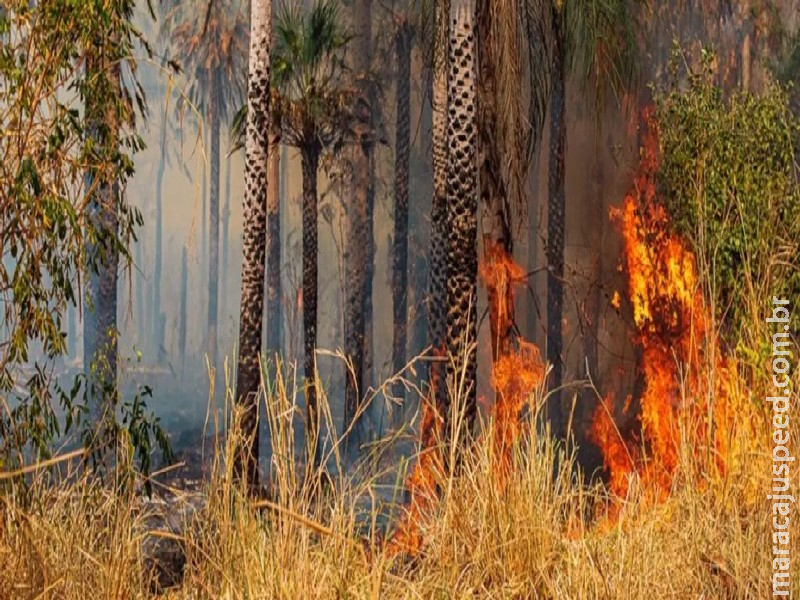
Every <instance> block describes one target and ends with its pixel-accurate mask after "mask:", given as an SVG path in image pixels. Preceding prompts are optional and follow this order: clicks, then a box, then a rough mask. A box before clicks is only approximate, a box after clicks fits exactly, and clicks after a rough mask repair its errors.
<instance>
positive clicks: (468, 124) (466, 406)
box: [445, 0, 478, 434]
mask: <svg viewBox="0 0 800 600" xmlns="http://www.w3.org/2000/svg"><path fill="white" fill-rule="evenodd" d="M474 23H475V5H474V3H473V2H472V0H453V2H452V7H451V25H452V27H451V30H450V44H449V52H450V55H449V68H450V80H449V85H448V97H447V104H448V113H447V145H448V150H449V152H448V155H447V187H446V193H447V231H448V235H447V262H448V268H447V273H448V282H447V353H448V361H447V382H448V385H449V386H450V387H451V390H452V392H453V394H454V397H453V400H457V401H458V402H462V403H463V410H464V423H465V425H464V428H463V430H462V432H461V433H462V434H467V433H468V432H470V431H471V429H472V426H473V424H474V421H475V415H476V411H477V402H476V399H477V396H476V394H477V390H476V385H475V383H476V381H475V378H476V373H477V349H476V346H475V340H476V338H477V318H476V314H477V307H476V301H477V297H478V284H477V278H478V219H477V211H478V188H477V184H478V181H477V177H478V172H477V160H476V159H477V157H476V142H477V139H476V120H475V116H476V106H475V104H476V99H475V84H476V74H475V58H476V57H475V32H474ZM453 404H454V403H453ZM454 408H455V407H454V406H452V405H451V412H452V410H454ZM448 427H449V426H448ZM448 427H446V428H445V431H448Z"/></svg>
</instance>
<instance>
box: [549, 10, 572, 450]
mask: <svg viewBox="0 0 800 600" xmlns="http://www.w3.org/2000/svg"><path fill="white" fill-rule="evenodd" d="M561 19H562V15H561V12H560V11H559V10H558V9H557V8H555V7H554V8H553V30H554V31H553V33H554V37H555V40H556V41H555V48H554V49H553V91H552V96H551V100H550V161H549V165H548V169H549V172H548V198H547V361H548V362H549V363H550V364H551V365H552V373H551V377H552V379H551V390H552V391H551V400H550V402H551V404H550V407H551V410H550V411H549V413H550V418H551V421H552V425H553V432H554V433H555V434H556V436H557V437H561V436H562V433H563V431H562V430H563V428H564V426H565V424H564V418H563V416H564V415H563V414H562V412H563V410H562V406H561V394H560V392H559V388H560V387H561V383H562V377H563V369H564V366H563V356H562V353H563V343H562V333H561V321H562V319H563V316H564V222H565V217H566V215H565V210H566V201H565V191H564V157H565V155H566V150H567V127H566V120H565V114H564V112H565V95H564V88H565V70H564V51H565V48H564V25H563V23H562V22H561Z"/></svg>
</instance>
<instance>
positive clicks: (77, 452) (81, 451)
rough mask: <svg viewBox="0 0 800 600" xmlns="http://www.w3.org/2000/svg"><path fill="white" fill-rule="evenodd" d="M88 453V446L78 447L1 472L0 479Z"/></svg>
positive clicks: (11, 477) (23, 473) (50, 465)
mask: <svg viewBox="0 0 800 600" xmlns="http://www.w3.org/2000/svg"><path fill="white" fill-rule="evenodd" d="M86 454H87V450H86V448H78V449H77V450H73V451H72V452H67V453H66V454H61V455H60V456H54V457H53V458H48V459H47V460H43V461H41V462H37V463H35V464H32V465H28V466H27V467H21V468H19V469H15V470H13V471H5V472H3V473H0V481H4V480H6V479H13V478H15V477H19V476H20V475H26V474H28V473H33V472H34V471H38V470H40V469H46V468H47V467H52V466H53V465H57V464H59V463H62V462H66V461H68V460H72V459H73V458H78V457H83V456H85V455H86Z"/></svg>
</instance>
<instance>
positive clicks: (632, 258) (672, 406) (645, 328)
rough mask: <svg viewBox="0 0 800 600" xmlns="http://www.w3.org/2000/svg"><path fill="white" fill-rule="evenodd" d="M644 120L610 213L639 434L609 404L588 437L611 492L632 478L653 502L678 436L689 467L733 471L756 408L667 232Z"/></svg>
mask: <svg viewBox="0 0 800 600" xmlns="http://www.w3.org/2000/svg"><path fill="white" fill-rule="evenodd" d="M646 118H647V121H648V124H649V125H650V126H649V128H648V132H647V134H646V135H645V137H644V147H643V148H642V151H641V152H642V154H641V162H640V164H639V172H638V174H637V175H636V178H635V181H634V186H633V189H632V190H631V192H630V193H629V194H628V195H627V197H626V198H625V201H624V203H623V206H622V207H620V208H617V209H612V213H611V216H612V218H613V219H615V220H617V221H618V222H619V223H620V224H621V228H622V236H623V240H624V258H623V261H624V267H625V269H626V271H627V275H628V294H629V298H630V302H631V305H632V308H633V319H634V326H635V343H636V345H637V346H638V348H639V349H640V364H639V365H638V368H639V369H640V375H641V377H642V380H643V383H644V389H643V393H642V396H641V398H640V399H639V404H640V415H639V424H640V425H641V431H640V432H636V433H634V434H628V435H627V436H623V435H621V434H620V432H619V431H618V430H617V428H616V426H615V425H614V422H613V415H614V409H615V405H614V402H613V398H611V397H609V398H607V399H606V400H605V401H604V402H603V404H602V405H601V406H600V407H598V409H597V411H596V413H595V415H594V418H593V423H592V429H591V437H592V440H593V441H594V442H595V443H596V444H597V445H598V446H599V447H600V449H601V451H602V453H603V458H604V465H605V468H606V470H607V473H608V475H609V486H610V488H611V490H612V492H614V493H615V494H617V495H618V496H620V497H624V496H625V495H626V493H627V491H628V485H629V481H630V479H629V477H630V475H631V474H633V473H636V474H638V476H639V477H640V478H641V480H642V483H643V487H644V489H646V490H649V491H650V492H652V495H653V497H654V498H655V499H658V498H660V497H662V496H663V495H664V494H665V493H667V492H668V491H669V489H670V488H671V486H672V482H673V479H674V475H675V473H676V470H677V468H678V466H679V462H680V460H681V457H680V453H679V450H680V444H679V441H680V440H681V438H682V436H683V437H684V439H687V440H689V441H690V443H691V444H692V448H693V450H694V458H695V459H696V460H695V461H694V464H696V465H701V466H702V468H703V469H704V470H706V471H708V470H709V469H717V470H718V471H724V470H725V469H726V468H727V467H729V466H730V465H729V459H730V457H731V453H730V450H731V448H730V441H731V440H733V439H735V436H733V435H732V432H733V431H734V430H735V429H736V427H737V426H744V428H745V429H746V428H747V427H748V426H749V425H750V423H751V420H750V417H751V415H752V410H753V409H752V408H751V405H750V404H748V402H747V401H746V396H747V394H745V393H743V391H742V390H743V386H742V384H741V382H740V380H739V376H738V374H737V371H736V366H735V364H734V363H733V361H732V359H730V358H729V357H727V356H725V354H724V353H723V352H722V349H721V347H720V344H719V342H718V338H717V335H716V331H715V330H714V324H713V312H712V308H711V307H709V306H708V305H707V303H706V301H705V299H704V296H703V293H702V290H701V289H700V286H699V284H698V277H697V273H696V267H695V257H694V254H693V253H692V252H691V251H690V250H689V248H688V246H687V244H686V243H685V242H684V240H682V239H681V238H679V237H678V236H676V235H674V234H672V233H670V227H669V220H668V216H667V213H666V210H665V209H664V207H663V205H662V204H661V203H660V202H659V199H658V197H657V191H656V184H655V179H656V173H657V170H658V153H657V150H658V137H657V128H656V127H655V126H654V122H653V119H652V118H649V116H648V117H646ZM709 373H712V374H713V376H710V375H709ZM626 408H627V407H624V408H623V409H622V410H621V412H625V409H626ZM648 484H649V485H648Z"/></svg>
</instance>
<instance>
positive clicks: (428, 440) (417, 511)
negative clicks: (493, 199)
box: [388, 243, 544, 555]
mask: <svg viewBox="0 0 800 600" xmlns="http://www.w3.org/2000/svg"><path fill="white" fill-rule="evenodd" d="M479 274H480V277H481V279H482V280H483V282H484V284H485V285H486V290H487V293H488V296H489V315H490V319H489V320H490V328H491V333H492V335H491V338H492V352H493V354H492V356H493V358H494V361H493V365H492V377H491V383H492V387H493V389H494V391H495V402H494V407H493V409H492V416H493V419H494V429H493V431H494V438H493V440H492V444H493V446H492V448H493V454H492V458H493V461H494V464H495V465H496V467H497V470H496V472H497V474H498V484H499V485H503V484H504V481H505V474H506V473H507V470H508V468H509V466H510V463H511V450H512V448H513V445H514V442H515V440H517V439H518V437H519V435H520V433H521V431H522V425H521V424H520V413H521V412H522V410H523V409H524V408H525V406H526V404H528V402H529V401H530V398H531V395H532V394H533V392H534V390H535V389H536V387H537V386H539V385H540V384H541V382H542V379H543V377H544V367H543V365H542V361H541V358H540V355H539V351H538V349H537V348H536V347H535V346H534V345H533V344H530V343H528V342H526V341H525V340H522V339H518V338H517V339H515V337H516V336H515V335H514V334H513V329H514V287H515V286H517V285H519V284H521V283H523V282H524V281H526V273H525V271H524V269H523V268H522V267H520V266H519V265H518V264H516V263H515V262H514V260H513V259H512V258H511V257H510V256H509V255H508V253H507V252H506V251H505V249H504V248H503V247H502V246H500V245H498V244H492V243H487V244H485V252H484V260H483V261H482V263H481V265H480V267H479ZM440 383H441V382H437V381H433V380H432V381H431V388H432V391H431V395H430V398H435V393H434V388H435V386H436V385H439V384H440ZM442 417H443V415H441V414H439V412H438V411H437V410H436V407H435V405H434V403H433V402H431V400H430V399H426V400H425V404H424V406H423V413H422V423H421V426H420V437H421V445H422V447H423V449H424V450H423V452H422V453H421V454H420V457H419V459H418V461H417V464H416V465H415V467H414V469H413V471H412V472H411V475H410V476H409V477H408V480H407V481H406V486H407V489H408V491H409V493H410V495H411V502H410V505H409V507H408V509H407V511H406V514H405V515H404V517H403V519H401V521H400V523H399V525H398V528H397V530H396V531H395V534H394V536H393V537H392V539H391V541H390V543H389V547H388V550H389V552H390V554H394V553H399V552H404V553H406V554H410V555H414V554H416V553H418V552H419V551H420V550H421V549H422V546H423V543H424V539H423V536H422V532H421V531H420V522H421V520H422V519H425V518H426V516H427V515H430V513H431V511H432V510H433V509H434V508H435V506H436V504H435V502H436V499H437V495H438V490H437V486H436V482H437V481H440V477H441V473H442V465H443V463H442V456H441V450H440V448H439V447H438V445H437V444H438V442H439V441H441V437H440V434H441V427H442V423H443V418H442Z"/></svg>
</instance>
